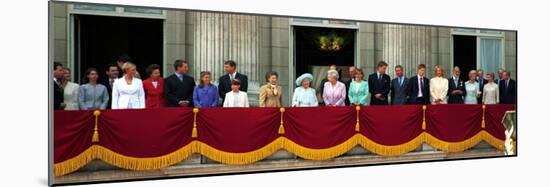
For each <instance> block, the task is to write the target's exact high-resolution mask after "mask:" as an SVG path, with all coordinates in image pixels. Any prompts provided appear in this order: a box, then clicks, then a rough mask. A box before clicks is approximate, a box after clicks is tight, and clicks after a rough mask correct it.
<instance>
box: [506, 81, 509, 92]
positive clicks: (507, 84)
mask: <svg viewBox="0 0 550 187" xmlns="http://www.w3.org/2000/svg"><path fill="white" fill-rule="evenodd" d="M508 82H510V80H506V90H508Z"/></svg>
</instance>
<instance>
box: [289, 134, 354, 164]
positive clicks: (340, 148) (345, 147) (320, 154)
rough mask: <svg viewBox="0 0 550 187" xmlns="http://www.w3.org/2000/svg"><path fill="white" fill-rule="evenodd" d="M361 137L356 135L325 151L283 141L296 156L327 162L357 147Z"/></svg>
mask: <svg viewBox="0 0 550 187" xmlns="http://www.w3.org/2000/svg"><path fill="white" fill-rule="evenodd" d="M361 136H362V135H361V134H355V135H353V136H352V137H351V138H349V139H348V140H346V141H344V142H342V143H340V144H338V145H335V146H333V147H330V148H325V149H312V148H308V147H304V146H301V145H299V144H297V143H295V142H294V141H292V140H290V139H287V138H284V139H283V140H284V149H286V150H287V151H288V152H291V153H293V154H295V155H296V156H299V157H301V158H304V159H308V160H327V159H331V158H334V157H337V156H340V155H342V154H344V153H346V152H348V151H349V150H351V149H352V148H354V147H355V146H356V145H357V142H358V139H360V138H361Z"/></svg>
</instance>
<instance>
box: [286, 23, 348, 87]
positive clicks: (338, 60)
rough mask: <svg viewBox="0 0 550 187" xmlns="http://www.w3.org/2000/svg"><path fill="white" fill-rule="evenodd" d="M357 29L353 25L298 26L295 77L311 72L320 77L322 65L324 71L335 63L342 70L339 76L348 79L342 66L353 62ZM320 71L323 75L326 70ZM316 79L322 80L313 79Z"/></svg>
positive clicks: (295, 34) (295, 28) (315, 81)
mask: <svg viewBox="0 0 550 187" xmlns="http://www.w3.org/2000/svg"><path fill="white" fill-rule="evenodd" d="M355 32H356V30H354V29H340V28H321V27H302V26H295V27H294V36H295V65H296V66H295V70H296V77H298V76H300V75H302V74H303V73H312V74H313V76H314V77H315V78H317V77H319V76H318V75H316V74H315V72H321V71H320V69H323V71H325V69H328V66H330V65H332V64H335V65H336V66H338V68H339V69H340V70H341V71H339V72H340V76H341V77H342V78H344V79H347V78H348V77H349V75H347V74H348V73H347V71H342V70H344V69H345V67H349V66H353V65H354V59H355V58H354V57H355ZM342 73H343V74H344V75H343V74H342ZM317 74H319V73H317ZM321 74H322V75H321V76H324V74H326V72H324V73H323V72H321ZM314 83H319V81H318V80H314ZM313 86H317V87H318V86H319V85H313Z"/></svg>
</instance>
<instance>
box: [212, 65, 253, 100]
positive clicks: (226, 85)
mask: <svg viewBox="0 0 550 187" xmlns="http://www.w3.org/2000/svg"><path fill="white" fill-rule="evenodd" d="M235 78H236V79H239V81H241V87H240V88H239V90H241V91H243V92H247V91H248V77H247V76H246V75H243V74H240V73H239V72H237V73H236V74H235ZM218 82H219V83H218V94H219V95H220V98H222V99H225V95H226V93H227V92H230V91H231V78H230V77H229V74H225V75H222V76H221V77H220V80H219V81H218Z"/></svg>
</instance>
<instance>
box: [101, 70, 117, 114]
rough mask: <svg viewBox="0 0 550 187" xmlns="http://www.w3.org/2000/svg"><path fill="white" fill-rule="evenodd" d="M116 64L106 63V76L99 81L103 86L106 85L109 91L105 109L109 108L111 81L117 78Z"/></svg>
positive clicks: (111, 90) (111, 91) (111, 89)
mask: <svg viewBox="0 0 550 187" xmlns="http://www.w3.org/2000/svg"><path fill="white" fill-rule="evenodd" d="M118 74H119V72H118V66H117V65H114V64H108V65H107V66H106V67H105V75H106V76H107V77H106V78H105V79H103V81H101V84H103V86H105V87H107V92H109V103H108V104H107V109H110V108H111V100H112V99H111V97H112V93H113V83H114V82H115V80H116V79H117V78H118Z"/></svg>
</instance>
